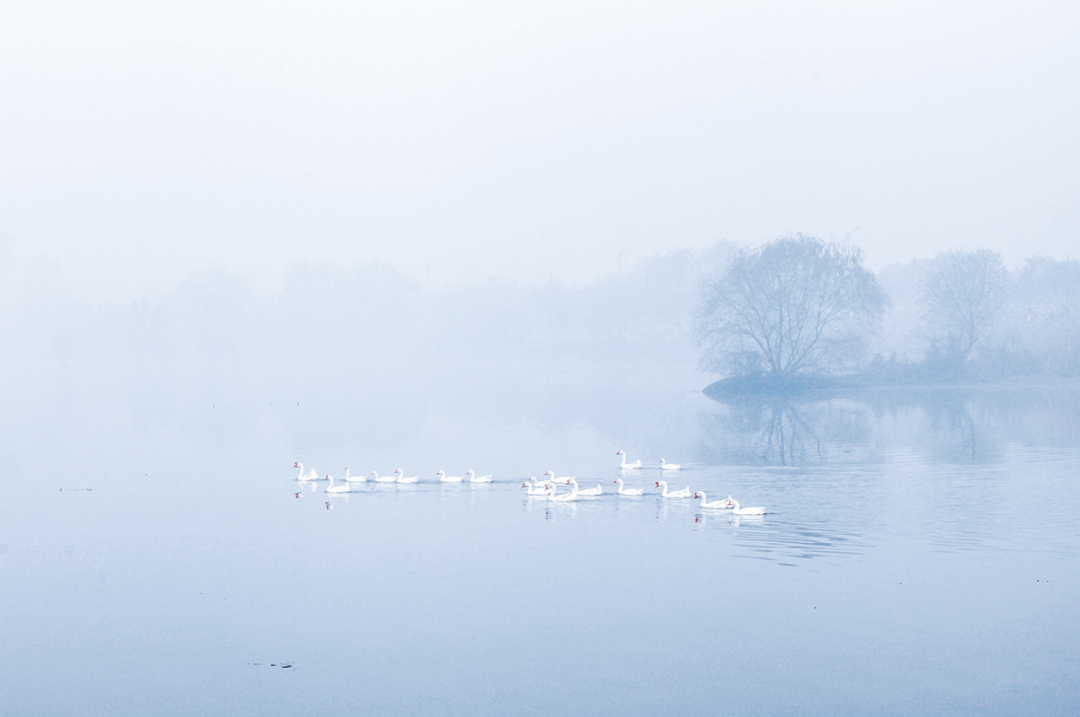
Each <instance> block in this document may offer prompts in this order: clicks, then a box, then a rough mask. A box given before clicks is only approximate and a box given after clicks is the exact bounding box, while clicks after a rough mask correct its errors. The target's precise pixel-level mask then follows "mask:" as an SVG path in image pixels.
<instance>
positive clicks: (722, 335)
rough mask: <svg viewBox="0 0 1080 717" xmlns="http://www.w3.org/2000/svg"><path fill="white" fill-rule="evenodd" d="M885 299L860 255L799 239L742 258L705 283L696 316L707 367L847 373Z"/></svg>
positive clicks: (878, 318) (749, 371)
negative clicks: (846, 369) (839, 371)
mask: <svg viewBox="0 0 1080 717" xmlns="http://www.w3.org/2000/svg"><path fill="white" fill-rule="evenodd" d="M884 304H885V298H884V295H883V294H882V292H881V290H880V289H879V288H878V285H877V281H876V280H875V279H874V275H873V273H872V272H870V271H869V270H868V269H866V268H864V267H863V265H862V253H861V252H860V251H859V250H858V249H848V248H845V247H841V246H839V245H837V244H833V243H829V244H826V243H825V242H823V241H821V240H820V239H815V238H813V237H807V236H803V235H801V234H799V235H796V236H793V237H786V238H781V239H777V240H776V241H774V242H771V243H769V244H766V245H764V246H762V247H759V248H757V249H744V250H742V251H739V252H737V253H736V254H735V255H734V256H733V257H732V258H731V260H730V262H729V263H728V265H727V267H726V269H725V270H724V271H723V273H722V274H721V275H720V276H719V277H716V278H715V279H711V280H707V281H706V284H705V291H704V297H703V301H702V305H701V308H700V310H699V312H698V317H697V318H698V321H697V328H698V340H699V343H700V345H701V348H702V366H703V367H704V368H706V369H709V370H714V371H718V372H720V373H727V374H732V375H749V374H764V373H768V374H772V375H774V376H791V375H796V374H813V373H823V372H827V371H835V370H840V369H844V368H848V367H850V366H851V365H852V364H854V363H855V362H856V361H858V360H859V359H860V358H861V357H862V356H863V354H864V352H865V349H866V342H867V340H868V338H869V337H870V336H871V335H872V334H873V332H874V331H875V330H876V329H877V327H878V325H879V324H880V321H881V315H882V311H883V309H884Z"/></svg>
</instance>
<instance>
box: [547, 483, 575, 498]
mask: <svg viewBox="0 0 1080 717" xmlns="http://www.w3.org/2000/svg"><path fill="white" fill-rule="evenodd" d="M577 497H578V489H577V482H576V481H575V483H574V485H573V486H571V487H570V492H569V493H563V494H562V495H556V494H555V493H552V494H551V495H549V496H548V500H550V501H551V502H553V503H569V502H570V501H572V500H577Z"/></svg>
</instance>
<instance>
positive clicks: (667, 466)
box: [660, 458, 682, 471]
mask: <svg viewBox="0 0 1080 717" xmlns="http://www.w3.org/2000/svg"><path fill="white" fill-rule="evenodd" d="M681 468H682V465H680V464H678V463H668V462H667V461H665V460H664V459H663V458H661V459H660V470H662V471H677V470H679V469H681Z"/></svg>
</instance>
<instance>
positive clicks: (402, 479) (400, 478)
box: [394, 468, 420, 483]
mask: <svg viewBox="0 0 1080 717" xmlns="http://www.w3.org/2000/svg"><path fill="white" fill-rule="evenodd" d="M394 474H395V475H397V482H398V483H419V482H420V477H419V476H410V477H408V478H406V477H405V471H403V470H401V469H400V468H395V469H394Z"/></svg>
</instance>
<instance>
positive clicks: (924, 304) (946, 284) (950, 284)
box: [919, 249, 1009, 361]
mask: <svg viewBox="0 0 1080 717" xmlns="http://www.w3.org/2000/svg"><path fill="white" fill-rule="evenodd" d="M934 265H935V266H934V269H933V270H932V271H931V272H930V274H928V275H927V276H926V277H925V278H924V279H923V280H922V282H921V285H920V287H919V303H920V306H921V309H922V317H923V324H924V327H925V328H926V330H927V333H928V334H929V336H930V339H931V341H932V342H933V345H934V346H936V347H937V348H938V350H939V351H941V350H942V349H943V352H944V353H945V354H946V355H948V356H951V357H953V358H956V359H959V360H961V361H962V360H964V359H967V358H968V356H969V355H970V354H971V351H972V349H973V348H975V346H976V345H977V344H978V343H979V341H980V340H981V339H983V338H985V337H986V336H987V334H989V333H990V331H991V330H992V329H993V327H994V324H995V322H996V321H997V320H998V318H999V317H1000V315H1001V311H1002V308H1003V307H1004V305H1005V296H1006V290H1007V289H1008V284H1009V272H1008V270H1007V269H1006V268H1005V264H1004V262H1002V260H1001V255H1000V254H998V253H996V252H992V251H990V250H989V249H981V250H979V251H950V252H944V253H942V254H938V255H937V256H936V257H935V258H934Z"/></svg>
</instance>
